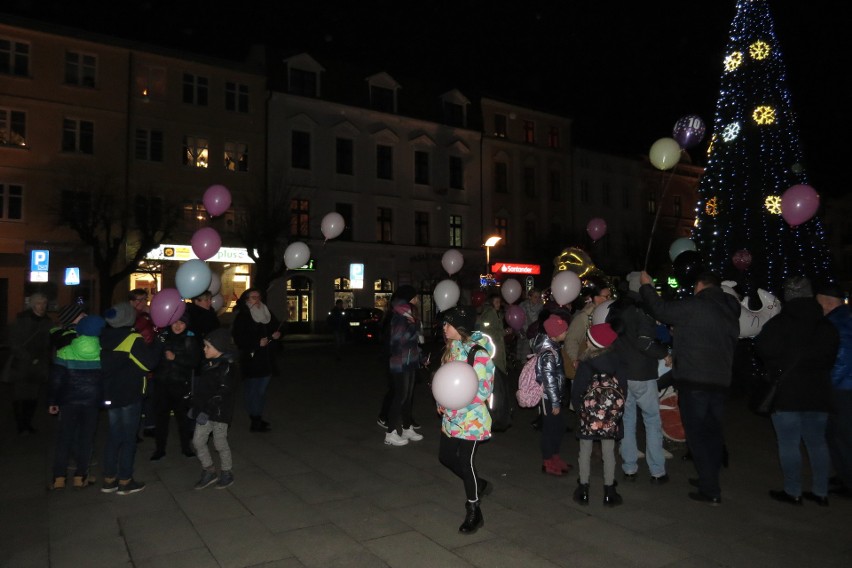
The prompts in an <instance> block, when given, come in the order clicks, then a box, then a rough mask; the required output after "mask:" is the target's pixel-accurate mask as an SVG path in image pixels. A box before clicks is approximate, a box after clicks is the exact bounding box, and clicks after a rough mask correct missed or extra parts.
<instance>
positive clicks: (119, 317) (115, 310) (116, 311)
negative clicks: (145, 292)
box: [104, 302, 136, 327]
mask: <svg viewBox="0 0 852 568" xmlns="http://www.w3.org/2000/svg"><path fill="white" fill-rule="evenodd" d="M104 319H106V322H107V323H108V324H109V325H110V327H131V326H132V325H133V324H134V323H136V310H134V309H133V307H132V306H131V305H130V304H128V303H127V302H121V303H120V304H116V305H114V306H113V307H111V308H110V309H108V310H107V311H106V313H105V314H104Z"/></svg>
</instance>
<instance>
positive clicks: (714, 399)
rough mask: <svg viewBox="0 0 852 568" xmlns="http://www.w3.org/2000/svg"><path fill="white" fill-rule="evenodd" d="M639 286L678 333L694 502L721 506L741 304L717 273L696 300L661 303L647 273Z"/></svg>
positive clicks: (700, 282) (676, 367) (704, 280)
mask: <svg viewBox="0 0 852 568" xmlns="http://www.w3.org/2000/svg"><path fill="white" fill-rule="evenodd" d="M639 282H640V283H641V287H640V288H639V294H640V296H641V297H642V301H643V302H644V303H645V306H646V307H647V310H648V311H649V313H650V314H651V316H653V317H654V318H655V319H657V320H659V321H661V322H663V323H666V324H669V325H671V326H673V328H674V331H673V337H674V341H673V344H672V363H673V366H672V373H673V375H674V380H675V384H676V385H677V388H678V403H679V406H680V414H681V420H682V421H683V427H684V430H685V431H686V441H687V444H688V445H689V450H690V452H691V453H692V458H693V463H694V464H695V469H696V471H697V472H698V480H697V482H695V483H697V485H698V491H697V492H693V493H690V494H689V497H690V499H693V500H695V501H700V502H705V503H710V504H712V505H718V504H720V503H721V502H722V490H721V487H720V486H719V471H720V470H721V468H722V454H723V449H722V448H723V445H724V438H723V435H722V418H723V416H724V413H725V400H726V399H727V395H728V389H729V388H730V386H731V376H732V364H733V359H734V349H735V347H736V344H737V339H738V338H739V335H740V324H739V318H740V304H739V303H738V302H737V300H736V298H734V297H733V296H731V295H730V294H726V293H725V292H724V291H723V290H722V288H721V281H720V280H719V277H718V276H716V275H715V274H713V273H712V272H705V273H703V274H700V275H699V276H698V279H697V281H696V283H695V295H694V296H693V297H691V298H686V299H683V300H674V301H665V300H663V299H662V298H660V297H659V296H658V295H657V292H656V291H655V290H654V287H653V285H652V282H653V280H652V279H651V277H650V276H649V275H648V273H647V272H642V274H641V275H640V277H639Z"/></svg>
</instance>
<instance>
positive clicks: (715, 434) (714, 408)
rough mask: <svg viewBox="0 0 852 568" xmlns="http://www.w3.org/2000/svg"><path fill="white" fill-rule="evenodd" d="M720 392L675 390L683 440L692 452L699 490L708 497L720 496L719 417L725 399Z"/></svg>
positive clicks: (686, 388)
mask: <svg viewBox="0 0 852 568" xmlns="http://www.w3.org/2000/svg"><path fill="white" fill-rule="evenodd" d="M727 397H728V395H727V393H725V392H722V391H712V390H700V389H694V388H690V387H688V386H687V387H684V386H681V387H680V388H679V389H678V406H679V407H680V418H681V421H682V422H683V429H684V431H685V432H686V443H687V445H688V446H689V451H690V452H691V453H692V463H693V465H694V466H695V471H696V472H697V473H698V490H699V491H700V492H701V493H703V494H704V495H707V496H709V497H721V496H722V489H721V487H720V486H719V472H720V471H721V469H722V453H723V449H722V448H723V447H724V445H725V438H724V436H723V431H722V419H723V418H724V416H725V400H726V399H727Z"/></svg>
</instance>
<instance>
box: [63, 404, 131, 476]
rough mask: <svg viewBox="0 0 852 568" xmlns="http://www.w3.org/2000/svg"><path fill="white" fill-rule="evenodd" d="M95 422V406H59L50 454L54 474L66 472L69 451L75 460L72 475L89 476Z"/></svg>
mask: <svg viewBox="0 0 852 568" xmlns="http://www.w3.org/2000/svg"><path fill="white" fill-rule="evenodd" d="M97 425H98V407H97V406H94V405H86V404H66V405H63V406H62V407H60V412H59V427H58V428H57V432H56V450H55V452H54V454H53V477H65V476H66V475H67V473H68V469H67V468H68V458H69V456H70V455H71V454H72V453H73V454H74V460H75V461H76V462H77V469H76V470H75V471H74V475H75V476H80V477H86V476H87V475H89V460H90V459H91V457H92V445H93V443H94V441H95V428H96V427H97ZM134 441H135V440H134Z"/></svg>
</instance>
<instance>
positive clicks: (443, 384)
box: [432, 361, 479, 410]
mask: <svg viewBox="0 0 852 568" xmlns="http://www.w3.org/2000/svg"><path fill="white" fill-rule="evenodd" d="M478 390H479V377H477V376H476V371H474V370H473V367H472V366H470V365H468V364H467V361H450V362H449V363H444V364H443V365H441V368H440V369H438V371H437V372H436V373H435V376H434V377H433V378H432V396H434V397H435V402H437V403H438V404H440V405H441V406H443V407H444V408H448V409H450V410H459V409H461V408H464V407H465V406H467V405H469V404H470V403H471V402H473V399H474V398H476V393H477V391H478Z"/></svg>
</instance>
